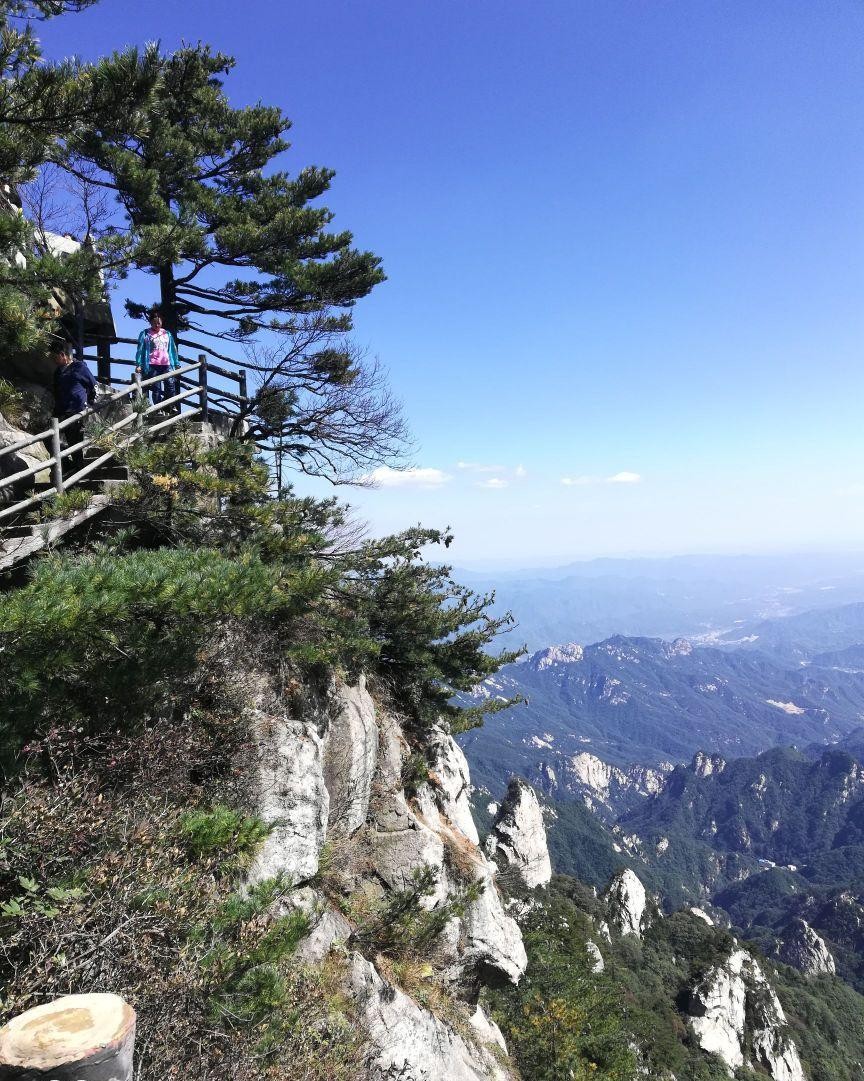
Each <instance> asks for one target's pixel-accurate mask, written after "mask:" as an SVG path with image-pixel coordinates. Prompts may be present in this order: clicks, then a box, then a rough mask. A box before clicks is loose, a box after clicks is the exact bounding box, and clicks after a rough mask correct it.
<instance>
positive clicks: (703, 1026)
mask: <svg viewBox="0 0 864 1081" xmlns="http://www.w3.org/2000/svg"><path fill="white" fill-rule="evenodd" d="M746 960H749V955H748V954H746V953H744V951H743V950H737V951H736V952H735V953H733V954H732V955H731V957H729V958H728V959H727V961H726V962H725V964H723V965H721V966H720V967H718V968H715V969H712V970H711V972H709V973H708V976H707V977H706V979H705V980H704V981H703V982H702V983H701V984H700V985H699V986H698V987H697V988H695V989H694V990H693V993H692V995H691V999H690V1004H689V1007H688V1012H689V1014H690V1023H691V1025H692V1026H693V1031H694V1032H695V1033H696V1038H697V1039H698V1041H699V1046H700V1047H701V1048H702V1049H703V1051H707V1052H708V1053H709V1054H710V1055H717V1056H718V1058H720V1059H722V1060H723V1062H724V1064H725V1065H726V1066H727V1068H728V1069H729V1070H730V1071H734V1070H737V1069H738V1067H739V1066H743V1064H744V1052H743V1051H742V1050H741V1044H742V1041H743V1039H744V1022H745V1020H746V1012H745V1006H746V1002H747V986H746V984H745V983H744V980H743V979H742V978H741V969H742V967H743V965H744V962H745V961H746Z"/></svg>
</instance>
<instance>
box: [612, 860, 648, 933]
mask: <svg viewBox="0 0 864 1081" xmlns="http://www.w3.org/2000/svg"><path fill="white" fill-rule="evenodd" d="M603 896H604V900H605V901H606V908H607V910H608V913H609V922H610V923H611V924H612V925H613V926H615V927H617V928H618V930H619V931H620V932H621V934H622V935H635V936H636V937H637V938H641V937H642V931H643V930H644V923H645V908H646V905H647V901H648V898H647V895H646V893H645V887H644V886H643V885H642V883H641V882H640V881H639V879H638V878H637V876H636V875H635V873H634V872H633V871H631V870H630V868H629V867H627V868H625V869H624V870H623V871H619V872H618V874H616V875H614V876H613V878H612V880H611V881H610V883H609V885H608V886H607V887H606V893H605V894H604V895H603Z"/></svg>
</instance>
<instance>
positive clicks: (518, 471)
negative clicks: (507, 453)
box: [515, 464, 528, 478]
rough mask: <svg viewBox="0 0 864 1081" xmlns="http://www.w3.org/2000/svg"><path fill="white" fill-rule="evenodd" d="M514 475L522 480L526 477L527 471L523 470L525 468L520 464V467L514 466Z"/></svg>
mask: <svg viewBox="0 0 864 1081" xmlns="http://www.w3.org/2000/svg"><path fill="white" fill-rule="evenodd" d="M515 475H516V476H517V477H519V478H522V477H527V476H528V470H527V469H526V468H525V466H524V465H521V464H520V465H517V466H516V473H515Z"/></svg>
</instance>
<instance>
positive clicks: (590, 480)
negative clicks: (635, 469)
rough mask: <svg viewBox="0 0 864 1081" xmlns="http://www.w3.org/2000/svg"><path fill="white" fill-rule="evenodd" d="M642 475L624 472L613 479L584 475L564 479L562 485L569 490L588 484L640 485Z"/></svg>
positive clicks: (612, 477) (615, 474) (614, 475)
mask: <svg viewBox="0 0 864 1081" xmlns="http://www.w3.org/2000/svg"><path fill="white" fill-rule="evenodd" d="M641 482H642V475H641V474H640V473H630V472H628V471H627V470H624V471H623V472H621V473H613V475H612V476H611V477H592V476H586V475H582V476H579V477H562V478H561V483H562V484H563V485H565V486H566V487H568V488H575V487H582V486H584V485H588V484H640V483H641Z"/></svg>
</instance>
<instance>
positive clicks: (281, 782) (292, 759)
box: [249, 710, 330, 883]
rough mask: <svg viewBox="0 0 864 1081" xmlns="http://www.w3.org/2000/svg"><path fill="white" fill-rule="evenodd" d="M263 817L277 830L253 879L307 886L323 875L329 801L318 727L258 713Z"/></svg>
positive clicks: (258, 858) (256, 865)
mask: <svg viewBox="0 0 864 1081" xmlns="http://www.w3.org/2000/svg"><path fill="white" fill-rule="evenodd" d="M253 732H254V736H255V747H256V752H257V756H258V813H259V815H260V817H261V818H262V819H263V820H264V821H265V822H266V823H267V824H268V825H270V826H272V829H271V831H270V834H269V836H268V837H267V839H266V840H265V841H264V844H263V845H262V846H261V849H260V850H259V852H258V854H257V856H256V857H255V860H254V862H253V864H252V867H251V868H250V872H249V880H250V881H251V882H260V881H261V880H262V879H265V878H274V877H276V876H277V875H285V877H286V878H287V879H288V881H289V882H291V883H297V882H303V881H305V880H306V879H309V878H311V877H312V876H313V875H314V874H315V872H316V871H317V870H318V856H319V853H320V852H321V848H322V846H323V844H324V839H325V837H326V835H327V819H328V815H329V810H330V797H329V795H328V793H327V787H326V785H325V784H324V742H323V740H322V738H321V736H320V735H319V734H318V731H317V728H316V726H315V725H314V724H313V723H310V722H305V721H297V720H294V719H293V718H291V717H285V716H273V715H270V714H266V713H264V712H262V711H261V710H257V711H256V712H255V715H254V718H253Z"/></svg>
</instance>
